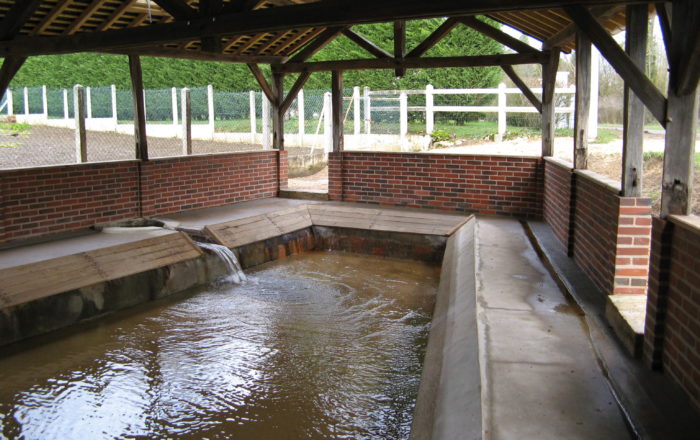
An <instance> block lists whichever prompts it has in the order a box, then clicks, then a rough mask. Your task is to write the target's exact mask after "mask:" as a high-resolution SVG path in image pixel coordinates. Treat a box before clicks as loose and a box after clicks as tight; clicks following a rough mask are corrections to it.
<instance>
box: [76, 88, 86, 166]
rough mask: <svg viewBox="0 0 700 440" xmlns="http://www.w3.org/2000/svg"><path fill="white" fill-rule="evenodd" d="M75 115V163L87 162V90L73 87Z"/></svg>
mask: <svg viewBox="0 0 700 440" xmlns="http://www.w3.org/2000/svg"><path fill="white" fill-rule="evenodd" d="M73 114H74V117H75V161H76V162H77V163H83V162H87V136H86V133H85V89H84V88H83V86H81V85H80V84H76V85H75V86H73Z"/></svg>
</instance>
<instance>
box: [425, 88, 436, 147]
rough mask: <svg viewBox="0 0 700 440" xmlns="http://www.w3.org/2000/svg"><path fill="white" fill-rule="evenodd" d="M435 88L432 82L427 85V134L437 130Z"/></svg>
mask: <svg viewBox="0 0 700 440" xmlns="http://www.w3.org/2000/svg"><path fill="white" fill-rule="evenodd" d="M433 90H435V88H434V87H433V85H432V84H428V85H427V86H425V134H427V135H430V133H432V132H433V130H435V101H434V97H433Z"/></svg>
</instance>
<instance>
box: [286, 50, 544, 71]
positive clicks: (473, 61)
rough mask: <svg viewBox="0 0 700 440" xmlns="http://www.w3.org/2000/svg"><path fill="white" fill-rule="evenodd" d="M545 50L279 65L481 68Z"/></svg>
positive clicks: (539, 56) (521, 60)
mask: <svg viewBox="0 0 700 440" xmlns="http://www.w3.org/2000/svg"><path fill="white" fill-rule="evenodd" d="M547 57H548V52H532V53H515V54H503V55H478V56H464V57H435V58H404V59H402V60H397V59H394V58H373V59H362V60H340V61H318V62H313V63H297V62H292V61H290V62H288V63H286V64H283V65H281V66H280V67H279V69H280V70H281V71H283V72H287V73H298V72H329V71H333V70H382V69H397V68H399V69H420V68H425V69H432V68H441V67H483V66H504V65H516V64H541V63H543V62H544V61H545V60H546V59H547Z"/></svg>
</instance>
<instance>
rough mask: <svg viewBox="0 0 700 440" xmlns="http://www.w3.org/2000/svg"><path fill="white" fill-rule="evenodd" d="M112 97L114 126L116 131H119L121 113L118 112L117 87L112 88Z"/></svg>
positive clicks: (112, 86)
mask: <svg viewBox="0 0 700 440" xmlns="http://www.w3.org/2000/svg"><path fill="white" fill-rule="evenodd" d="M110 95H111V97H112V123H113V124H114V131H117V127H118V126H119V113H118V112H117V86H115V85H114V84H112V85H111V86H110Z"/></svg>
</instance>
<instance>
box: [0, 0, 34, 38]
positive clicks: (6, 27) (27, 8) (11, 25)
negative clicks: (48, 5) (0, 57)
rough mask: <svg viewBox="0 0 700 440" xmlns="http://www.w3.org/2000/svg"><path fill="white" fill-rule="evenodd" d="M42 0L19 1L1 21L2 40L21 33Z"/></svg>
mask: <svg viewBox="0 0 700 440" xmlns="http://www.w3.org/2000/svg"><path fill="white" fill-rule="evenodd" d="M41 1H42V0H25V1H17V2H15V4H13V5H12V7H11V8H10V10H9V11H7V13H6V14H5V18H3V20H2V22H0V40H9V39H10V38H13V37H14V36H15V35H17V34H18V33H19V31H20V30H21V29H22V26H24V23H26V22H27V20H29V18H30V17H31V16H32V14H34V11H36V9H37V8H38V7H39V5H40V4H41Z"/></svg>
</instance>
